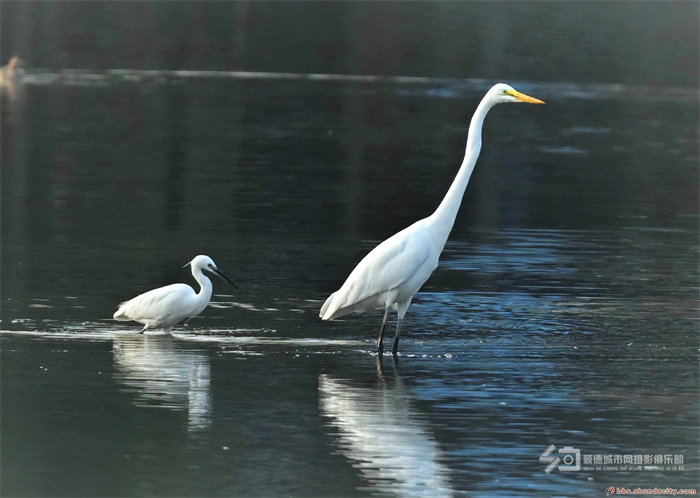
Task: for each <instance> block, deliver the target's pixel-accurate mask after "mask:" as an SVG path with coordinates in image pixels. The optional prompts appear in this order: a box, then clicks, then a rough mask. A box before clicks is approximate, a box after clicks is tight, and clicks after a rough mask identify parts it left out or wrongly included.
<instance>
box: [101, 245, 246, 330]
mask: <svg viewBox="0 0 700 498" xmlns="http://www.w3.org/2000/svg"><path fill="white" fill-rule="evenodd" d="M187 265H191V266H192V276H193V277H194V279H195V280H196V281H197V283H198V284H199V285H200V289H199V292H198V293H195V291H194V289H193V288H192V287H190V286H189V285H186V284H172V285H166V286H165V287H160V288H158V289H153V290H151V291H148V292H145V293H143V294H141V295H139V296H136V297H135V298H133V299H131V300H129V301H125V302H123V303H121V304H120V305H119V309H118V310H117V312H116V313H114V319H115V320H126V321H128V320H133V321H135V322H139V323H142V324H144V325H145V326H144V327H143V330H141V332H144V331H146V329H152V328H155V329H161V330H162V331H163V332H165V333H170V331H171V330H172V329H173V327H174V326H175V325H177V324H178V323H180V322H181V321H182V320H184V319H186V318H192V317H193V316H197V315H199V314H200V313H201V312H202V310H204V308H206V307H207V304H209V300H210V299H211V293H212V285H211V280H209V279H208V278H207V277H206V276H205V275H204V273H202V270H207V271H210V272H213V273H216V274H217V275H219V276H220V277H221V278H223V279H224V280H226V281H227V282H228V283H230V284H231V285H233V286H234V287H236V284H234V283H233V282H231V280H229V278H228V277H227V276H226V275H224V274H223V273H221V272H220V271H219V269H218V268H217V267H216V265H215V264H214V261H212V259H211V258H210V257H209V256H202V255H199V256H197V257H195V258H194V259H193V260H192V261H190V262H189V263H187ZM187 265H185V266H187ZM183 268H184V267H183Z"/></svg>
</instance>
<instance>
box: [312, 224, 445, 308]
mask: <svg viewBox="0 0 700 498" xmlns="http://www.w3.org/2000/svg"><path fill="white" fill-rule="evenodd" d="M409 228H410V227H409ZM416 235H417V236H416ZM430 249H431V246H430V244H428V243H426V241H425V240H423V239H422V238H421V237H420V234H413V233H411V232H407V231H406V230H404V231H402V232H399V233H397V234H396V235H394V236H393V237H390V238H389V239H387V240H385V241H384V242H382V243H381V244H379V245H378V246H377V247H375V248H374V249H373V250H372V251H371V252H370V253H369V254H367V256H365V257H364V258H363V259H362V261H360V263H359V264H358V265H357V266H356V267H355V269H354V270H353V271H352V273H351V274H350V276H349V277H348V278H347V280H346V281H345V283H344V284H343V286H342V287H341V288H340V289H339V290H338V291H336V292H335V293H334V294H332V295H331V297H329V298H328V300H327V301H326V304H324V306H323V308H322V309H321V314H322V315H321V316H322V318H324V319H326V320H327V319H330V318H333V317H335V316H339V313H338V312H339V311H341V310H344V309H347V308H352V307H353V306H354V305H356V304H357V303H361V302H362V301H366V300H368V299H370V298H372V297H376V296H379V295H380V294H383V293H385V292H389V291H391V290H393V289H396V288H398V287H400V286H402V285H404V284H406V283H408V282H409V281H410V280H411V279H412V278H413V277H414V276H415V275H416V273H417V272H420V271H422V270H424V269H425V268H424V265H426V263H427V260H428V257H429V256H430ZM432 270H434V268H430V269H429V271H428V272H427V274H428V275H429V274H430V273H431V272H432ZM426 278H427V277H426ZM342 314H344V313H342Z"/></svg>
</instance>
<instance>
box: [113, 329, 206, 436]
mask: <svg viewBox="0 0 700 498" xmlns="http://www.w3.org/2000/svg"><path fill="white" fill-rule="evenodd" d="M184 345H185V344H184V343H181V342H179V341H177V340H176V339H174V338H173V337H171V336H156V337H154V336H148V335H145V336H141V335H130V336H121V337H117V338H116V339H114V364H115V366H116V369H117V372H118V373H117V375H116V377H117V379H118V380H119V381H120V382H121V383H123V384H124V385H125V386H127V387H126V390H127V391H129V392H134V393H136V399H135V400H134V403H135V404H136V405H139V406H155V407H163V408H169V409H171V410H183V409H184V410H187V413H188V418H189V428H190V430H193V429H202V428H205V427H207V426H208V425H209V423H210V414H211V394H210V383H211V367H210V364H209V356H208V355H207V354H206V353H205V352H203V351H198V350H192V349H185V348H184V347H182V346H184Z"/></svg>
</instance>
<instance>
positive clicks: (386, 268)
mask: <svg viewBox="0 0 700 498" xmlns="http://www.w3.org/2000/svg"><path fill="white" fill-rule="evenodd" d="M506 102H528V103H532V104H543V103H544V102H542V101H541V100H537V99H534V98H532V97H528V96H527V95H524V94H522V93H520V92H516V91H515V90H513V88H511V87H510V86H508V85H504V84H503V83H499V84H497V85H495V86H493V87H492V88H491V89H490V90H489V91H488V92H487V93H486V95H485V96H484V98H483V99H482V100H481V103H480V104H479V106H478V107H477V109H476V112H475V113H474V116H473V117H472V120H471V124H470V125H469V135H468V138H467V151H466V154H465V156H464V161H463V162H462V166H461V167H460V169H459V172H458V173H457V177H456V178H455V180H454V182H453V183H452V186H451V187H450V189H449V190H448V192H447V195H445V198H444V199H443V200H442V202H441V203H440V205H439V206H438V208H437V210H436V211H435V212H434V213H433V214H432V215H430V216H428V217H427V218H424V219H422V220H419V221H417V222H416V223H414V224H413V225H411V226H409V227H408V228H405V229H404V230H402V231H400V232H399V233H397V234H395V235H393V236H392V237H390V238H388V239H387V240H385V241H384V242H382V243H381V244H379V245H378V246H377V247H375V248H374V249H373V250H372V251H371V252H370V253H369V254H368V255H367V256H365V257H364V259H363V260H362V261H360V263H359V264H358V265H357V266H356V267H355V269H354V270H353V271H352V273H350V276H349V277H348V278H347V280H346V281H345V283H344V284H343V285H342V287H341V288H340V289H339V290H337V291H336V292H334V293H333V294H331V295H330V297H329V298H328V299H327V300H326V302H325V303H324V305H323V307H322V308H321V312H320V316H321V318H322V319H323V320H332V319H334V318H336V317H339V316H343V315H346V314H348V313H352V312H353V311H362V310H367V309H374V308H384V320H383V321H382V326H381V329H380V331H379V338H378V339H377V351H378V352H379V353H380V354H381V352H382V341H383V338H384V328H385V326H386V319H387V315H388V313H389V309H394V310H396V311H397V313H398V322H397V324H396V335H395V336H394V345H393V347H392V353H393V354H394V355H395V354H396V352H397V349H398V345H399V334H400V333H401V322H402V320H403V317H404V315H405V314H406V311H408V307H409V306H410V305H411V300H412V299H413V295H414V294H415V293H416V292H418V289H420V288H421V286H422V285H423V284H424V283H425V281H426V280H427V279H428V277H430V275H431V274H432V273H433V271H434V270H435V268H437V266H438V260H439V258H440V253H441V252H442V249H443V248H444V247H445V242H447V237H448V236H449V234H450V231H451V230H452V226H453V225H454V222H455V218H456V216H457V211H458V210H459V206H460V204H461V202H462V196H463V195H464V191H465V189H466V188H467V183H468V182H469V177H470V176H471V174H472V171H473V170H474V166H475V165H476V160H477V158H478V157H479V151H480V150H481V127H482V125H483V123H484V118H485V117H486V114H487V113H488V112H489V110H490V109H491V108H492V107H493V106H494V105H496V104H500V103H506Z"/></svg>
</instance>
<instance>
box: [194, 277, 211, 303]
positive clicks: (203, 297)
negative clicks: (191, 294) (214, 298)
mask: <svg viewBox="0 0 700 498" xmlns="http://www.w3.org/2000/svg"><path fill="white" fill-rule="evenodd" d="M192 276H193V277H194V279H195V280H196V281H197V283H198V284H199V292H198V293H197V300H198V301H200V302H203V303H204V306H205V307H206V305H207V303H208V302H209V300H210V299H211V292H212V289H213V287H212V285H211V280H209V278H208V277H207V276H206V275H205V274H204V273H202V270H201V269H195V268H193V269H192Z"/></svg>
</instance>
